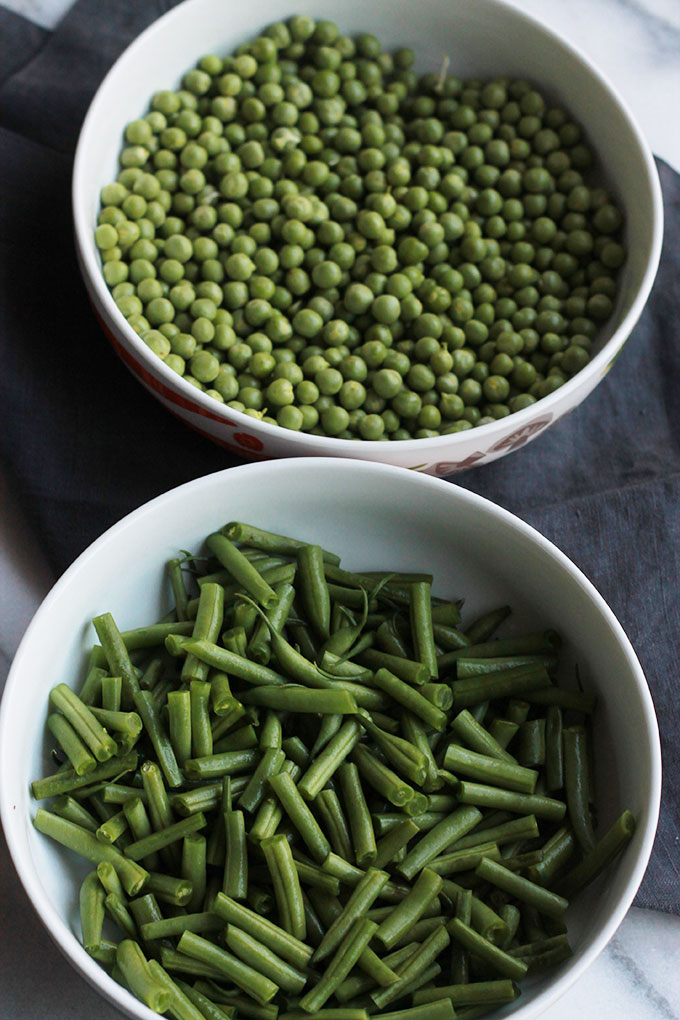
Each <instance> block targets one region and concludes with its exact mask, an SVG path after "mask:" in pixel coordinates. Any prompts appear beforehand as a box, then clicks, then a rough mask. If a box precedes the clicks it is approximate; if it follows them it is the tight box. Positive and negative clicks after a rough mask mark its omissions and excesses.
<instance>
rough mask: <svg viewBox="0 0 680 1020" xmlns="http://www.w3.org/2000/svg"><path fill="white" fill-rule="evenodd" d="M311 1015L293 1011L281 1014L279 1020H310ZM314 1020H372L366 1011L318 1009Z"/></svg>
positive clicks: (301, 1011)
mask: <svg viewBox="0 0 680 1020" xmlns="http://www.w3.org/2000/svg"><path fill="white" fill-rule="evenodd" d="M308 1018H309V1013H307V1012H305V1011H304V1010H293V1011H292V1012H288V1013H279V1020H308ZM314 1020H370V1017H369V1015H368V1013H367V1012H366V1010H365V1009H360V1008H358V1007H357V1008H352V1009H349V1008H348V1009H317V1010H315V1011H314Z"/></svg>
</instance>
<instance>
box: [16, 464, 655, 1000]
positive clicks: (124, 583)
mask: <svg viewBox="0 0 680 1020" xmlns="http://www.w3.org/2000/svg"><path fill="white" fill-rule="evenodd" d="M233 519H237V520H245V521H251V522H253V523H255V524H258V525H260V526H262V527H265V528H270V529H275V530H277V531H279V532H283V533H288V534H292V535H299V536H304V537H305V538H307V539H312V540H314V541H317V542H319V543H321V544H323V545H324V546H325V547H326V548H330V549H333V550H336V551H337V552H338V553H340V554H341V555H342V558H343V560H342V561H343V564H344V565H346V566H347V567H349V568H350V569H351V568H362V567H363V568H364V569H369V568H374V569H380V568H386V569H395V570H400V569H401V570H418V571H423V570H425V571H431V572H433V573H434V575H435V579H436V584H435V590H436V591H437V592H439V593H442V594H447V595H450V596H452V597H465V610H466V613H467V614H468V619H469V618H471V617H473V616H474V615H475V614H476V613H478V612H480V611H483V610H485V609H489V608H492V607H494V606H497V605H500V604H503V603H506V602H507V603H509V604H511V605H512V606H513V608H514V612H513V616H512V618H511V619H512V624H511V626H509V627H508V626H506V628H505V629H506V632H507V633H508V634H510V633H512V632H513V631H514V630H515V629H516V630H517V631H520V630H521V629H522V628H526V629H535V628H543V627H555V628H557V629H559V631H560V632H561V633H562V635H563V636H564V639H565V643H566V644H565V654H566V656H567V660H568V661H573V660H577V661H578V663H579V667H580V670H581V675H582V677H583V679H584V682H585V684H586V685H587V686H588V688H589V689H592V690H595V691H597V693H598V694H599V696H600V705H599V707H598V710H597V714H596V717H595V718H596V725H595V737H596V739H595V747H596V754H597V762H596V766H597V769H596V775H597V799H598V805H599V809H598V810H599V822H600V827H601V829H604V828H606V827H607V826H608V825H609V824H610V823H611V822H612V821H613V819H614V818H615V817H617V816H618V815H619V814H620V812H621V811H622V810H623V809H624V808H626V807H627V808H630V809H631V810H632V811H633V812H634V813H635V816H636V818H637V822H638V826H637V831H636V833H635V836H634V838H633V841H632V843H631V844H630V845H629V846H628V848H627V849H626V852H625V854H624V855H623V856H622V857H620V858H619V859H618V860H617V861H616V863H615V865H614V866H613V867H612V868H611V869H610V870H609V871H608V872H607V873H606V874H605V875H603V876H602V877H601V878H600V879H599V880H598V881H597V882H596V883H594V884H593V885H592V886H590V887H589V890H588V893H587V894H586V895H585V896H582V897H581V898H580V899H577V900H576V902H575V903H574V904H573V906H572V907H570V909H569V914H568V921H569V932H570V939H571V941H572V944H573V947H574V950H575V954H574V957H573V959H572V960H570V961H569V963H567V964H565V965H564V966H562V967H561V968H559V970H557V971H556V972H555V973H553V974H551V975H549V976H546V977H544V978H542V979H541V980H539V981H537V982H536V983H535V984H533V985H532V987H530V988H528V989H527V990H526V992H525V993H523V994H522V997H521V999H520V1000H519V1003H518V1005H517V1006H516V1007H515V1008H514V1009H510V1010H509V1011H510V1012H512V1015H513V1017H514V1018H515V1020H529V1018H530V1017H536V1016H538V1015H539V1014H540V1013H541V1012H542V1011H543V1010H544V1009H546V1008H547V1006H548V1005H549V1004H550V1003H551V1002H553V1001H554V1000H555V999H557V998H558V997H559V996H560V995H561V994H562V993H563V992H565V991H566V989H567V988H568V987H569V985H571V984H572V982H573V981H575V980H576V978H577V977H578V976H579V974H581V973H582V972H583V971H584V970H585V968H586V967H587V966H588V965H589V964H590V963H591V962H592V961H593V960H594V959H595V957H596V956H597V954H598V953H599V952H600V951H601V950H602V949H603V948H604V946H605V945H606V943H607V941H608V940H609V939H610V938H611V937H612V935H613V934H614V932H615V930H616V928H617V927H618V925H619V924H620V922H621V920H622V919H623V917H624V915H625V913H626V911H627V910H628V908H629V906H630V904H631V902H632V900H633V897H634V895H635V892H636V890H637V888H638V886H639V884H640V881H641V880H642V876H643V874H644V871H645V867H646V865H647V861H648V858H649V854H650V852H651V848H652V842H653V840H654V833H655V830H656V823H657V815H658V810H659V798H660V784H661V758H660V749H659V737H658V730H657V725H656V719H655V715H654V707H653V705H652V700H651V697H650V694H649V690H648V688H647V684H646V682H645V678H644V675H643V673H642V670H641V668H640V664H639V663H638V660H637V658H636V657H635V653H634V651H633V649H632V648H631V646H630V643H629V642H628V639H627V638H626V636H625V634H624V632H623V630H622V629H621V626H620V624H619V623H618V622H617V621H616V619H615V617H614V615H613V614H612V612H611V610H610V609H609V608H608V606H607V605H606V603H605V602H604V600H603V599H602V597H601V596H600V595H599V594H598V593H597V591H596V590H595V589H594V588H593V586H592V584H590V582H589V581H588V580H587V579H586V578H585V577H584V576H583V574H582V573H581V572H580V571H579V570H578V569H577V568H576V567H575V566H574V565H573V563H571V562H570V561H569V560H568V559H567V558H566V556H564V555H563V554H562V553H561V552H560V551H559V550H558V549H556V548H555V546H553V545H551V543H550V542H548V541H547V540H546V539H544V538H542V537H541V536H540V535H539V534H538V533H537V532H536V531H534V530H533V529H532V528H530V527H529V526H528V525H526V524H524V523H523V522H522V521H520V520H518V519H517V518H516V517H513V516H512V514H510V513H508V512H507V511H505V510H502V509H500V508H499V507H497V506H495V505H494V504H492V503H490V502H488V501H487V500H485V499H482V498H481V497H480V496H476V495H474V494H472V493H470V492H467V491H466V490H464V489H461V488H458V487H457V486H453V485H450V484H448V483H446V482H443V481H441V480H439V479H434V478H429V477H427V476H425V475H422V474H419V473H417V472H409V471H404V470H401V469H399V468H394V467H391V466H388V465H382V464H368V463H366V462H361V461H350V460H331V459H327V458H324V459H308V460H297V461H295V462H291V461H287V462H285V461H279V462H272V463H270V464H255V465H247V466H245V467H240V468H233V469H231V470H229V471H223V472H220V473H218V474H214V475H209V476H208V477H206V478H201V479H198V480H196V481H193V482H189V483H188V484H186V485H183V486H180V487H179V488H178V489H173V490H172V491H171V492H169V493H166V494H165V495H163V496H159V497H158V498H157V499H154V500H152V501H151V502H150V503H147V504H146V506H143V507H141V508H140V509H139V510H136V511H135V512H134V513H132V514H130V515H129V516H128V517H126V518H125V519H124V520H123V521H121V522H120V523H119V524H117V525H115V527H113V528H111V529H110V530H109V531H107V532H106V534H105V535H103V536H102V537H101V538H100V539H98V540H97V541H96V542H95V543H94V545H92V546H90V548H89V549H88V550H86V552H84V553H83V554H82V556H80V557H79V559H78V560H76V562H75V563H74V564H73V566H71V567H70V568H69V570H68V571H67V572H66V573H65V574H64V576H63V577H62V578H61V580H60V581H59V582H58V583H57V584H56V585H55V587H54V588H53V590H52V591H51V593H50V594H49V595H48V596H47V598H46V600H45V602H44V603H43V605H42V607H41V608H40V609H39V611H38V613H37V614H36V617H35V619H34V620H33V622H32V623H31V625H30V627H29V629H28V631H27V632H26V636H25V637H24V640H23V641H22V643H21V647H20V648H19V651H18V652H17V655H16V658H15V660H14V664H13V666H12V670H11V672H10V675H9V679H8V681H7V688H6V691H5V695H4V699H3V704H2V712H1V713H0V807H1V809H2V821H3V825H4V828H5V832H6V835H7V842H8V844H9V848H10V852H11V854H12V857H13V859H14V863H15V865H16V868H17V871H18V873H19V876H20V878H21V881H22V882H23V884H24V887H25V889H26V892H27V893H28V895H29V897H30V899H31V901H32V903H33V905H34V907H35V909H36V910H37V912H38V914H39V916H40V918H41V919H42V921H43V923H44V924H45V926H46V927H47V930H48V931H49V933H50V934H51V936H52V937H53V939H54V940H55V942H56V943H57V945H58V946H59V948H60V949H61V950H62V952H63V953H64V954H65V955H66V957H67V958H68V959H69V961H70V962H71V963H72V964H73V965H74V967H75V968H76V969H77V970H78V971H79V972H80V973H81V974H82V975H83V977H85V978H86V980H87V981H89V982H90V983H91V984H92V985H93V986H94V987H95V988H97V989H98V990H99V991H100V992H101V993H102V994H103V995H105V996H106V997H107V998H108V999H110V1000H111V1001H112V1002H113V1003H114V1004H115V1005H116V1006H118V1008H119V1009H122V1010H123V1012H125V1013H127V1014H128V1015H129V1016H131V1017H135V1018H139V1020H153V1018H154V1017H155V1016H156V1014H154V1013H151V1012H150V1011H149V1010H148V1009H147V1008H146V1007H145V1006H143V1005H141V1004H140V1003H139V1002H137V1000H135V999H133V997H132V996H131V995H129V994H128V993H127V992H126V991H124V990H123V989H122V988H121V987H120V986H119V985H117V984H116V983H115V982H114V981H113V980H112V979H111V978H110V977H108V975H107V974H106V973H105V971H103V970H102V969H101V968H100V967H99V965H98V964H97V963H95V962H94V961H93V960H92V959H91V958H90V957H89V956H88V955H87V954H86V953H85V951H84V949H83V948H82V947H81V945H80V943H79V941H78V938H77V933H78V932H79V922H78V908H77V900H78V893H77V891H78V885H79V881H80V880H82V877H83V875H84V874H85V873H86V872H87V871H88V870H89V868H90V866H89V865H87V864H84V863H81V862H79V861H77V860H76V859H75V858H74V856H73V855H71V854H70V853H68V852H66V851H62V849H61V848H60V847H57V846H56V845H55V844H54V843H52V842H51V841H50V840H48V839H47V838H46V837H43V836H41V835H40V834H38V833H37V832H36V831H35V829H34V828H33V826H32V824H31V817H32V815H34V813H35V810H36V806H37V805H36V804H35V802H33V801H32V800H31V798H30V795H29V783H30V781H31V780H32V779H35V778H36V777H38V776H41V775H44V774H47V773H48V772H49V771H51V767H50V763H49V758H48V748H49V744H48V742H47V741H46V739H45V736H44V724H45V716H46V708H47V698H48V693H49V690H50V688H51V687H53V686H54V685H55V684H57V683H59V682H62V681H63V682H65V683H68V684H70V685H74V684H77V683H79V682H81V680H82V671H83V666H84V660H85V658H86V651H87V649H88V648H89V646H90V645H91V643H92V642H93V641H94V631H93V629H92V627H91V626H90V620H91V618H92V617H93V616H95V615H97V614H98V613H102V612H105V611H111V612H112V613H113V615H114V617H115V618H116V620H117V622H118V625H119V626H120V627H121V629H125V628H129V627H133V626H138V625H140V624H141V623H144V622H146V621H149V620H153V619H157V618H159V617H160V616H161V615H162V614H163V613H165V612H166V611H167V610H168V609H169V608H170V606H171V604H172V602H171V596H170V592H169V590H168V585H167V583H166V581H165V580H164V569H163V564H164V562H165V560H166V559H168V558H169V557H170V556H172V555H175V553H176V551H177V550H178V549H180V548H181V549H187V548H188V549H198V548H199V546H200V543H201V541H202V539H203V538H204V537H205V535H206V534H207V533H208V532H210V531H212V530H214V529H216V528H217V527H219V526H221V525H222V524H224V523H226V521H228V520H233ZM36 965H37V961H36Z"/></svg>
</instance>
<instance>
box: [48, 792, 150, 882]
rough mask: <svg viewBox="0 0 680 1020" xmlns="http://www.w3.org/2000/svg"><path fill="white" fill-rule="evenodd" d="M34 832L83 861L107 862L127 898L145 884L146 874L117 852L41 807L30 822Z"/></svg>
mask: <svg viewBox="0 0 680 1020" xmlns="http://www.w3.org/2000/svg"><path fill="white" fill-rule="evenodd" d="M33 824H34V825H35V827H36V829H37V830H38V832H42V833H43V834H44V835H46V836H50V837H51V838H52V839H54V840H55V841H56V842H57V843H61V845H62V846H65V847H68V848H69V850H73V851H75V853H77V854H79V855H80V856H81V857H84V858H85V860H87V861H91V862H92V863H93V864H98V863H99V862H100V861H109V862H110V863H111V864H113V866H114V868H115V869H116V871H117V873H118V877H119V878H120V880H121V882H122V883H123V888H124V889H125V891H126V893H127V894H128V895H129V896H136V895H137V893H138V892H140V890H141V889H142V888H143V886H144V885H145V884H146V883H147V882H148V879H149V872H148V871H146V870H145V869H144V868H142V867H140V865H139V864H137V863H136V862H135V861H133V860H131V859H129V858H128V857H124V856H123V854H122V853H121V852H120V850H117V849H116V847H114V846H110V845H109V844H108V843H102V842H101V841H100V840H98V839H97V837H96V836H95V835H94V834H93V833H91V832H89V831H88V830H87V829H82V828H81V827H80V826H79V825H74V823H73V822H69V821H67V820H66V819H65V818H60V817H59V816H58V815H54V814H52V813H51V812H49V811H45V810H44V808H38V811H37V812H36V816H35V818H34V819H33Z"/></svg>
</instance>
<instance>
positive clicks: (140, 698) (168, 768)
mask: <svg viewBox="0 0 680 1020" xmlns="http://www.w3.org/2000/svg"><path fill="white" fill-rule="evenodd" d="M133 700H134V704H135V708H136V709H137V712H138V713H139V715H140V716H141V719H142V722H143V723H144V729H145V730H146V732H147V734H148V737H149V740H150V741H151V743H152V745H153V749H154V751H155V752H156V757H157V758H158V762H159V764H160V766H161V769H162V770H163V775H164V777H165V781H166V783H167V784H168V786H170V787H172V788H173V789H174V788H176V787H178V786H181V785H182V782H183V778H182V773H181V772H180V769H179V765H178V764H177V759H176V758H175V752H174V751H173V749H172V744H171V743H170V738H169V737H168V735H167V733H166V732H165V728H164V726H163V723H162V721H161V717H160V712H159V710H158V706H157V705H156V702H155V700H154V697H153V694H151V692H150V691H141V690H140V691H137V693H136V694H135V695H134V698H133Z"/></svg>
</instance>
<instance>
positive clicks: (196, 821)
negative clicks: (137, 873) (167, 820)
mask: <svg viewBox="0 0 680 1020" xmlns="http://www.w3.org/2000/svg"><path fill="white" fill-rule="evenodd" d="M205 824H206V819H205V815H204V814H203V812H202V811H199V812H197V813H196V814H195V815H189V817H188V818H183V819H182V820H181V821H179V822H174V823H173V824H172V825H169V826H168V827H167V828H165V829H161V831H160V832H152V833H151V834H150V835H148V836H145V837H144V838H143V839H138V840H136V841H135V842H134V843H131V844H130V845H129V846H128V847H126V848H125V855H126V857H129V858H130V859H131V860H133V861H139V860H142V858H145V857H146V856H147V855H148V854H151V853H154V852H155V851H157V850H160V849H162V848H163V847H167V846H170V845H171V844H172V843H176V842H177V841H178V840H180V839H183V838H184V837H185V836H188V835H189V833H192V832H196V831H197V830H198V829H202V828H204V827H205Z"/></svg>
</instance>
